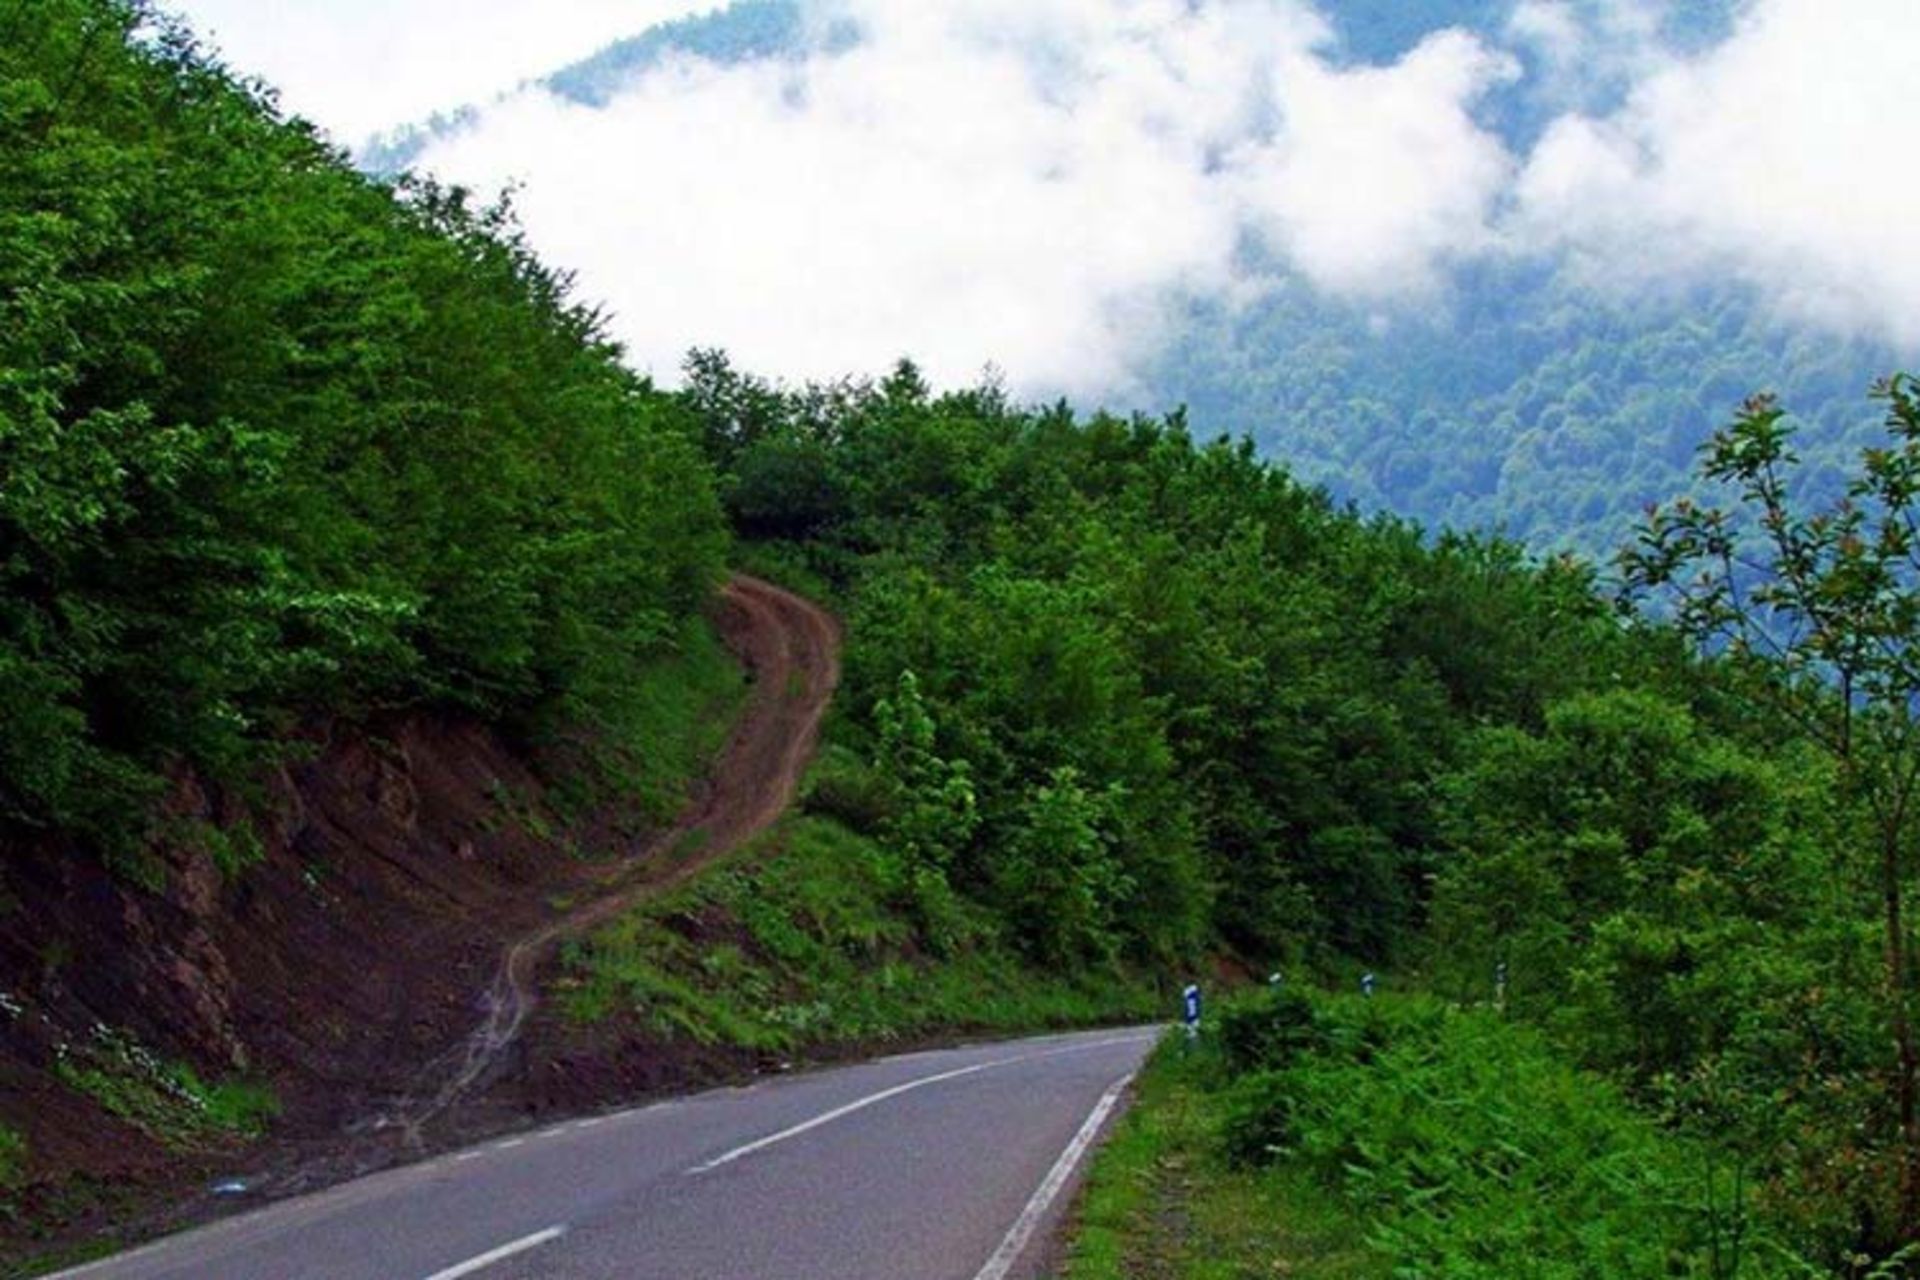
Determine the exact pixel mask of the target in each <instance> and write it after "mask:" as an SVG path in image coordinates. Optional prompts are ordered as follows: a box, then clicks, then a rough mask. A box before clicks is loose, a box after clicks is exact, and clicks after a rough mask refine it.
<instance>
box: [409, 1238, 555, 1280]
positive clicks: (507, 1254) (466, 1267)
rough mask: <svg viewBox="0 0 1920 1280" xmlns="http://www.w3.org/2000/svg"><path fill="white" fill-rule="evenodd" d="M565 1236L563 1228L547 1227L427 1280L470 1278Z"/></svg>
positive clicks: (431, 1276) (440, 1272)
mask: <svg viewBox="0 0 1920 1280" xmlns="http://www.w3.org/2000/svg"><path fill="white" fill-rule="evenodd" d="M565 1234H567V1229H566V1228H565V1227H564V1226H561V1227H548V1228H547V1229H546V1230H545V1231H536V1232H534V1233H533V1234H532V1235H530V1236H521V1237H520V1238H519V1239H518V1240H513V1241H509V1242H508V1243H506V1244H503V1245H501V1246H500V1247H499V1248H498V1249H489V1250H487V1251H486V1252H485V1253H483V1254H481V1255H480V1256H479V1257H476V1258H468V1259H467V1260H466V1261H465V1262H461V1263H456V1264H455V1265H453V1266H451V1267H448V1268H447V1269H446V1270H444V1271H436V1272H434V1273H433V1274H432V1275H430V1276H428V1277H427V1280H460V1277H461V1276H470V1275H472V1274H473V1273H474V1272H476V1271H480V1270H482V1269H484V1268H486V1267H490V1266H492V1265H493V1264H494V1263H496V1262H505V1261H506V1260H507V1259H508V1258H511V1257H513V1256H514V1255H515V1254H517V1253H525V1252H526V1251H527V1250H529V1249H538V1248H539V1247H540V1246H541V1245H543V1244H550V1243H551V1242H553V1241H555V1240H558V1239H559V1238H560V1237H561V1236H563V1235H565Z"/></svg>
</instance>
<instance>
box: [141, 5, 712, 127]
mask: <svg viewBox="0 0 1920 1280" xmlns="http://www.w3.org/2000/svg"><path fill="white" fill-rule="evenodd" d="M163 4H164V5H165V7H166V8H168V9H171V10H173V11H175V12H177V13H179V14H181V15H182V16H184V17H186V18H187V19H188V21H190V22H191V23H192V24H193V27H194V30H196V31H197V32H199V33H200V34H201V35H203V36H205V37H208V38H210V39H211V41H212V42H213V43H214V44H215V45H217V46H218V47H219V48H220V50H221V51H222V53H223V55H224V57H225V60H226V61H227V62H228V63H230V64H231V65H233V66H234V67H235V68H237V69H238V70H240V71H242V72H245V73H247V74H249V75H258V76H262V77H264V78H266V79H267V80H268V81H270V82H271V83H273V84H274V85H275V86H277V87H278V88H279V89H280V91H281V95H282V99H283V101H284V102H285V103H286V105H287V107H288V108H289V109H290V110H292V111H294V112H296V113H298V114H300V115H304V116H306V117H307V118H308V119H310V120H312V121H313V122H314V123H316V124H319V125H321V126H323V127H324V128H326V129H327V130H328V131H329V132H331V133H332V134H333V135H334V137H335V138H336V139H338V140H339V141H340V142H342V143H344V144H346V145H349V146H351V145H356V144H358V143H359V142H361V141H363V140H364V139H365V138H366V137H367V136H368V135H369V134H372V133H375V132H378V131H380V130H384V129H388V128H392V127H393V126H396V125H401V124H407V123H409V122H411V121H414V120H418V119H421V118H422V117H425V116H427V115H429V114H431V113H432V112H434V111H438V110H443V109H446V108H450V107H458V106H462V105H464V104H466V103H469V102H479V101H485V100H488V99H491V98H492V97H493V96H494V95H496V94H498V93H500V92H502V91H503V90H506V89H510V88H512V87H513V86H514V85H516V84H518V83H519V82H520V81H522V80H526V79H531V78H533V77H535V76H539V75H543V74H545V73H547V72H549V71H553V70H556V69H558V68H559V67H560V66H562V65H564V64H566V63H568V62H571V61H574V60H576V59H578V58H581V57H584V56H585V55H587V54H589V53H592V52H593V51H594V50H595V49H597V48H599V47H600V46H602V45H604V44H607V43H609V42H610V41H613V40H617V39H619V38H621V37H623V36H628V35H635V34H638V33H639V32H641V31H644V30H646V29H647V28H648V27H650V26H653V25H654V24H656V23H659V22H662V21H666V20H668V19H671V18H677V17H682V16H684V15H686V14H688V13H692V12H697V11H704V10H706V9H709V8H712V7H714V4H715V0H704V3H703V2H702V0H541V3H540V4H539V6H538V8H537V11H536V10H535V9H534V8H533V7H531V6H529V5H527V4H526V3H524V0H163Z"/></svg>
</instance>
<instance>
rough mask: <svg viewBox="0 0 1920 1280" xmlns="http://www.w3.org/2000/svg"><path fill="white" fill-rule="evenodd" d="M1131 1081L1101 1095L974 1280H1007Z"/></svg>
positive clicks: (1130, 1075)
mask: <svg viewBox="0 0 1920 1280" xmlns="http://www.w3.org/2000/svg"><path fill="white" fill-rule="evenodd" d="M1132 1079H1133V1073H1132V1072H1131V1071H1129V1072H1128V1073H1127V1074H1126V1075H1124V1076H1121V1077H1120V1078H1119V1079H1118V1080H1116V1081H1114V1083H1113V1085H1112V1087H1111V1088H1109V1089H1108V1090H1107V1091H1106V1092H1105V1093H1103V1094H1101V1095H1100V1101H1098V1102H1096V1103H1095V1104H1094V1106H1093V1110H1092V1111H1091V1112H1090V1113H1089V1114H1088V1116H1087V1119H1086V1123H1084V1124H1082V1125H1081V1126H1080V1132H1078V1133H1076V1134H1074V1135H1073V1141H1071V1142H1069V1143H1067V1149H1066V1150H1065V1151H1062V1152H1061V1153H1060V1158H1059V1159H1058V1160H1055V1161H1054V1162H1053V1168H1051V1169H1049V1170H1047V1176H1046V1177H1045V1178H1043V1179H1041V1182H1040V1185H1039V1187H1037V1188H1036V1189H1035V1190H1034V1193H1033V1197H1032V1198H1031V1199H1029V1200H1028V1201H1027V1207H1026V1208H1024V1209H1022V1210H1021V1211H1020V1216H1019V1217H1018V1218H1015V1219H1014V1220H1013V1225H1012V1226H1011V1227H1009V1228H1007V1234H1006V1238H1005V1239H1003V1240H1001V1241H1000V1247H999V1248H998V1249H995V1250H994V1251H993V1256H992V1257H990V1258H988V1259H987V1264H986V1265H985V1266H984V1267H981V1268H980V1270H979V1272H978V1273H977V1274H976V1275H975V1276H974V1278H973V1280H1006V1276H1007V1273H1008V1272H1009V1271H1011V1270H1012V1269H1013V1264H1014V1263H1016V1262H1018V1261H1019V1260H1020V1255H1021V1254H1022V1253H1024V1252H1025V1251H1026V1248H1027V1245H1028V1244H1029V1243H1030V1242H1031V1241H1032V1240H1033V1233H1034V1231H1036V1230H1037V1229H1038V1228H1039V1226H1040V1219H1041V1218H1042V1217H1044V1216H1045V1215H1046V1212H1047V1208H1048V1206H1050V1205H1051V1204H1052V1203H1053V1201H1054V1198H1055V1197H1056V1196H1058V1195H1059V1194H1060V1189H1061V1188H1062V1187H1064V1186H1066V1185H1067V1179H1069V1178H1071V1177H1072V1176H1073V1171H1074V1168H1075V1167H1076V1166H1077V1165H1078V1164H1079V1163H1080V1161H1081V1159H1082V1158H1084V1157H1085V1156H1086V1154H1087V1148H1088V1147H1091V1146H1092V1145H1093V1140H1094V1138H1095V1137H1097V1136H1098V1135H1099V1133H1100V1126H1101V1125H1102V1124H1105V1123H1106V1119H1107V1116H1108V1115H1110V1114H1111V1113H1112V1111H1113V1108H1114V1105H1115V1104H1116V1103H1118V1102H1119V1101H1120V1095H1121V1094H1122V1093H1123V1092H1125V1090H1126V1087H1127V1082H1128V1081H1130V1080H1132Z"/></svg>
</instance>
